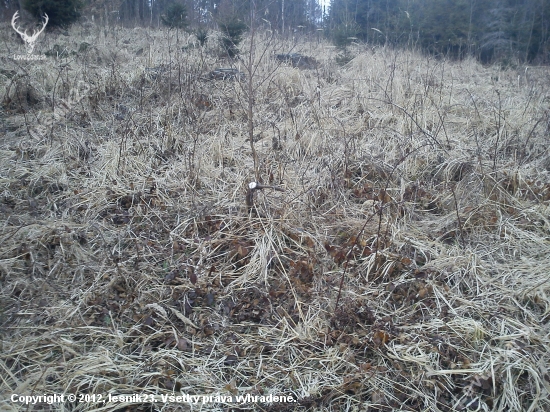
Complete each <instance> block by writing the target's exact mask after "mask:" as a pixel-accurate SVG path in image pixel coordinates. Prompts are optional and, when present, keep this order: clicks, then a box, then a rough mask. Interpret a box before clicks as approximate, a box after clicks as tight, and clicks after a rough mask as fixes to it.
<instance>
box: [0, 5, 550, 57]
mask: <svg viewBox="0 0 550 412" xmlns="http://www.w3.org/2000/svg"><path fill="white" fill-rule="evenodd" d="M52 4H58V5H61V6H63V7H65V6H67V5H69V7H73V4H80V5H81V10H80V11H81V13H80V14H81V15H82V16H84V17H85V18H87V19H92V17H93V19H94V21H95V22H97V23H98V24H103V25H112V24H119V25H123V26H126V27H133V26H136V25H140V26H153V27H159V26H160V25H161V23H162V21H163V19H165V17H166V13H167V11H169V10H171V6H173V5H174V4H178V5H181V6H183V8H184V9H185V16H184V18H185V27H188V28H190V29H198V28H200V29H204V30H208V29H212V28H216V27H219V25H220V23H222V24H223V22H224V21H225V22H227V21H229V20H235V19H237V20H240V21H242V22H244V23H247V24H248V23H249V22H250V15H251V13H250V12H251V10H252V9H254V11H255V13H254V14H255V16H256V23H257V24H262V25H266V24H267V25H269V27H270V28H271V29H273V30H276V31H278V32H279V33H283V34H284V33H294V32H300V33H305V32H313V31H314V30H317V29H320V28H323V29H324V32H325V34H326V35H327V36H328V37H329V38H330V39H332V40H333V41H334V43H335V44H336V45H337V46H340V47H342V48H345V47H346V46H347V45H348V44H349V43H351V42H352V41H354V40H356V39H357V40H359V41H364V42H367V43H368V44H373V45H374V44H379V45H385V46H394V47H407V48H417V49H421V50H423V51H425V52H428V53H432V54H434V55H438V56H448V57H452V58H458V59H460V58H464V57H466V56H475V57H476V58H478V59H479V60H480V61H482V62H484V63H492V62H501V63H506V62H508V63H512V62H525V63H548V61H549V60H550V43H549V36H550V33H549V25H550V19H549V17H550V0H332V3H331V5H330V6H329V7H328V8H327V9H326V10H323V12H322V11H321V7H320V5H319V3H318V0H83V1H81V0H3V6H4V7H3V8H2V19H3V20H4V21H6V20H9V19H11V16H12V14H13V13H14V12H15V10H18V9H21V8H26V9H27V10H29V7H28V6H29V5H31V6H32V5H34V11H35V13H34V14H38V13H39V12H40V11H41V10H42V7H43V6H45V5H50V6H51V5H52ZM37 5H38V6H37ZM31 8H32V7H31ZM62 10H63V9H62ZM172 10H180V9H178V8H176V9H174V8H173V7H172ZM61 14H63V15H67V13H66V12H65V11H64V10H63V12H62V13H61ZM50 17H51V16H50ZM52 20H53V19H51V23H54V24H55V21H52Z"/></svg>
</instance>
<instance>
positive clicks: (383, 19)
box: [325, 0, 550, 63]
mask: <svg viewBox="0 0 550 412" xmlns="http://www.w3.org/2000/svg"><path fill="white" fill-rule="evenodd" d="M325 24H326V27H327V29H328V30H329V31H330V32H331V33H332V37H333V39H334V40H335V42H336V43H337V44H339V45H341V46H345V44H346V42H347V41H350V40H351V39H353V38H358V39H360V40H363V41H366V42H368V43H370V44H384V45H394V46H399V47H417V48H420V49H422V50H424V51H427V52H429V53H432V54H435V55H445V56H449V57H453V58H464V57H466V56H475V57H477V58H478V59H480V60H481V61H482V62H484V63H490V62H529V63H547V62H548V60H549V57H550V55H549V45H550V44H549V25H550V0H333V2H332V7H331V8H330V11H329V13H328V15H327V16H326V20H325Z"/></svg>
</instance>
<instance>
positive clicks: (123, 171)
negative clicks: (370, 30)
mask: <svg viewBox="0 0 550 412" xmlns="http://www.w3.org/2000/svg"><path fill="white" fill-rule="evenodd" d="M3 33H9V30H8V29H6V30H4V31H3ZM7 36H8V35H7V34H6V35H5V37H6V38H5V39H4V40H5V41H3V42H2V46H0V47H2V53H0V55H1V56H8V55H11V54H13V53H14V50H13V49H14V48H15V42H14V40H13V39H12V38H7ZM188 40H192V39H187V37H186V36H185V35H184V36H182V35H181V34H180V44H179V45H176V44H175V39H174V38H170V39H169V38H168V37H167V35H166V33H161V32H156V31H146V30H142V29H135V30H117V31H107V30H105V31H104V30H97V29H93V28H78V29H76V28H75V29H73V31H72V32H71V36H70V37H64V36H62V35H59V37H56V35H54V34H49V35H47V36H45V43H44V44H41V45H39V46H38V47H37V50H38V49H40V48H41V49H42V50H45V49H53V48H54V45H56V44H57V45H58V46H61V47H57V49H56V50H58V51H59V50H66V51H67V54H66V57H61V58H58V59H55V58H50V59H49V60H47V61H45V62H42V63H36V62H34V63H29V64H26V63H21V62H14V61H12V60H10V59H9V58H8V57H2V60H3V62H2V63H3V66H4V68H5V70H4V71H3V72H2V74H1V93H2V98H3V109H2V116H1V121H2V124H1V127H2V129H3V132H4V134H5V137H4V138H3V139H2V144H1V147H0V150H1V154H0V163H1V164H0V170H1V171H2V172H1V173H0V185H1V190H2V196H1V198H0V214H1V231H0V239H1V242H0V245H1V260H0V281H1V283H0V304H1V312H0V322H1V325H2V332H1V333H2V335H1V336H2V352H1V356H0V370H1V371H2V372H1V373H0V376H1V378H0V393H1V394H2V396H1V397H0V409H2V410H8V411H9V410H13V411H15V410H25V409H26V406H21V404H18V403H13V402H11V401H10V399H9V398H10V396H11V394H24V395H34V396H37V395H44V394H46V395H47V394H53V393H65V394H68V393H75V394H90V395H94V394H95V395H99V394H101V395H103V396H106V395H107V394H112V395H120V394H134V393H139V394H142V395H145V394H148V395H155V396H157V400H158V402H157V403H155V404H152V403H151V402H149V401H147V402H138V401H135V400H132V399H130V400H128V402H121V403H102V402H99V403H93V402H89V403H70V402H64V403H63V404H58V405H55V406H53V407H51V410H67V411H68V410H70V411H78V410H87V411H96V410H97V411H99V410H104V411H114V410H136V411H137V410H165V411H171V410H231V409H234V410H265V411H283V410H323V411H341V410H369V411H391V410H404V411H454V410H483V411H547V410H549V409H550V400H549V398H548V394H549V391H550V375H549V374H548V370H547V368H548V365H549V363H550V361H549V358H550V355H549V353H550V350H549V349H550V337H549V321H550V312H549V304H550V281H549V278H548V267H549V264H550V260H549V252H550V243H549V228H550V222H549V215H550V214H549V210H550V208H549V201H550V176H549V170H550V154H549V152H548V147H549V137H548V136H549V132H550V130H549V121H550V119H549V109H550V89H549V86H550V78H549V77H550V76H549V75H548V71H547V70H546V68H536V67H533V68H528V69H526V68H524V67H521V68H517V69H513V68H508V69H506V70H499V69H498V68H495V67H483V66H480V65H479V64H477V63H476V62H474V61H464V62H461V63H453V62H448V61H443V60H434V59H431V58H427V57H423V56H421V55H419V54H415V53H409V52H397V51H391V50H385V49H374V50H372V49H370V48H361V47H359V46H358V47H357V48H356V50H354V54H355V55H356V57H355V58H354V59H353V60H352V61H351V62H350V63H348V64H347V65H346V66H344V67H340V66H338V65H337V64H336V62H335V57H336V52H335V51H334V50H333V49H332V48H330V47H329V46H328V45H327V44H325V43H317V42H316V41H315V40H314V39H313V40H312V41H305V40H304V41H300V42H298V43H295V44H291V43H290V42H284V41H280V42H278V43H276V44H275V43H274V42H272V43H267V40H268V39H267V36H265V35H262V34H260V35H259V39H258V47H259V49H262V48H263V47H264V46H266V47H267V48H268V54H269V55H271V53H273V52H277V53H286V52H289V50H292V51H293V52H302V53H303V54H306V55H310V56H314V57H315V58H317V59H318V60H319V61H320V66H319V68H318V69H316V70H302V71H301V70H299V69H297V68H293V67H289V66H286V65H284V64H283V65H280V66H277V65H278V64H279V63H278V62H276V61H275V60H274V59H264V60H262V61H259V60H257V64H258V67H257V69H258V71H257V76H256V77H255V78H254V85H255V86H256V87H257V92H256V95H255V96H254V98H255V101H254V111H255V113H254V116H255V117H254V121H255V138H256V140H257V141H256V142H255V147H256V150H257V152H258V157H259V161H260V164H259V169H260V175H261V176H262V178H263V180H264V182H265V183H268V182H269V183H272V184H275V185H279V186H282V187H285V188H286V191H285V192H275V191H269V190H263V191H258V193H257V197H256V199H255V210H254V213H253V214H250V215H249V214H248V212H247V210H246V207H245V188H246V185H247V183H248V182H250V181H251V180H252V179H253V176H254V170H253V159H252V154H251V149H250V145H249V142H247V141H246V138H247V125H246V123H247V112H246V110H245V107H246V101H247V98H248V96H247V95H246V92H245V90H246V89H243V87H241V84H240V83H238V82H234V81H221V80H214V81H208V80H205V76H206V74H207V73H208V72H209V71H210V70H212V69H214V68H216V67H227V66H228V62H223V61H219V58H218V57H216V56H217V54H216V50H215V48H214V46H213V45H211V46H209V47H208V48H207V49H204V50H201V49H199V48H193V47H187V48H186V49H185V50H183V51H182V50H181V47H182V46H184V45H186V44H187V41H188ZM83 41H86V42H88V43H89V44H90V46H89V47H88V48H87V50H82V51H81V52H79V53H78V52H77V53H73V52H74V51H78V49H79V47H80V44H81V42H83ZM8 47H11V48H12V49H10V50H8V49H7V48H8ZM242 49H243V50H248V45H246V44H244V45H243V47H242ZM17 52H21V51H20V50H19V51H17ZM237 66H238V67H237V68H239V69H240V70H244V68H243V63H242V62H240V63H237ZM10 70H11V71H10ZM342 276H344V281H343V287H342V291H341V299H340V302H339V305H338V307H335V304H336V299H337V295H338V293H339V285H340V281H341V279H342ZM172 393H175V394H180V395H181V394H191V395H212V396H216V395H218V396H233V397H234V396H236V395H246V394H251V395H258V396H259V395H264V396H267V395H270V394H272V395H283V396H292V397H293V398H294V399H295V400H296V402H294V403H280V402H278V403H261V402H250V403H238V402H226V400H225V401H224V400H221V402H218V403H215V402H212V403H202V402H199V403H198V404H188V403H185V402H182V403H170V402H168V403H165V402H163V401H162V398H160V396H161V395H163V394H164V395H166V394H172ZM213 400H215V399H213ZM218 400H220V399H218ZM233 401H236V398H233ZM49 408H50V407H49V406H48V405H45V404H44V403H42V404H39V405H35V406H32V405H31V406H30V407H29V408H28V409H27V410H50V409H49Z"/></svg>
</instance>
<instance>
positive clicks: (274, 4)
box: [1, 0, 321, 33]
mask: <svg viewBox="0 0 550 412" xmlns="http://www.w3.org/2000/svg"><path fill="white" fill-rule="evenodd" d="M74 1H80V0H3V6H4V7H3V8H2V16H1V17H2V19H3V20H4V21H6V20H9V19H11V16H12V15H13V13H14V12H15V10H18V9H21V8H23V9H27V10H28V9H29V7H28V4H31V3H32V4H39V5H41V6H47V5H50V6H51V5H52V4H53V3H57V4H66V3H70V2H74ZM174 4H181V5H183V6H184V7H185V11H186V20H187V26H188V27H190V28H197V27H203V26H204V27H206V28H213V27H215V26H216V25H217V24H218V23H219V22H220V21H224V20H227V19H232V18H238V19H240V20H242V21H243V22H249V20H250V11H251V9H252V8H254V10H255V15H256V19H257V23H262V24H268V25H270V26H271V29H273V30H276V31H278V32H283V33H284V32H291V31H294V30H297V29H298V30H302V31H304V30H307V29H312V28H313V27H314V26H315V25H316V24H318V23H320V22H321V11H320V8H319V5H318V3H317V1H316V0H255V1H251V0H84V1H83V3H82V7H81V15H82V16H84V17H85V18H87V19H91V16H93V17H94V21H96V22H98V23H106V24H111V23H112V22H116V23H117V24H121V25H124V26H127V27H132V26H136V25H139V26H160V25H161V21H162V16H163V15H165V14H166V12H167V10H169V9H170V6H172V5H174Z"/></svg>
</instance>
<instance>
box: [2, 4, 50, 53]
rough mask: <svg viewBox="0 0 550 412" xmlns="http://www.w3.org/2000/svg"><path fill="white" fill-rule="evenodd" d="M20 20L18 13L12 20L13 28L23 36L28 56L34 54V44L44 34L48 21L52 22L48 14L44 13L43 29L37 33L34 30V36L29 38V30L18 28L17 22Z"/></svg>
mask: <svg viewBox="0 0 550 412" xmlns="http://www.w3.org/2000/svg"><path fill="white" fill-rule="evenodd" d="M18 18H19V12H18V11H16V12H15V14H14V15H13V17H12V19H11V26H12V27H13V29H14V30H15V31H16V32H17V33H18V34H19V35H20V36H21V38H22V39H23V41H24V42H25V48H26V49H27V54H32V52H33V50H34V43H35V42H36V39H38V36H39V35H40V33H42V32H43V31H44V29H45V28H46V24H48V21H49V20H50V18H49V17H48V15H47V14H46V13H44V21H43V22H42V27H41V28H40V29H39V30H38V31H36V29H33V31H32V36H29V35H28V34H27V30H25V31H21V29H20V28H19V27H16V25H15V24H16V23H15V22H16V20H17V19H18Z"/></svg>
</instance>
